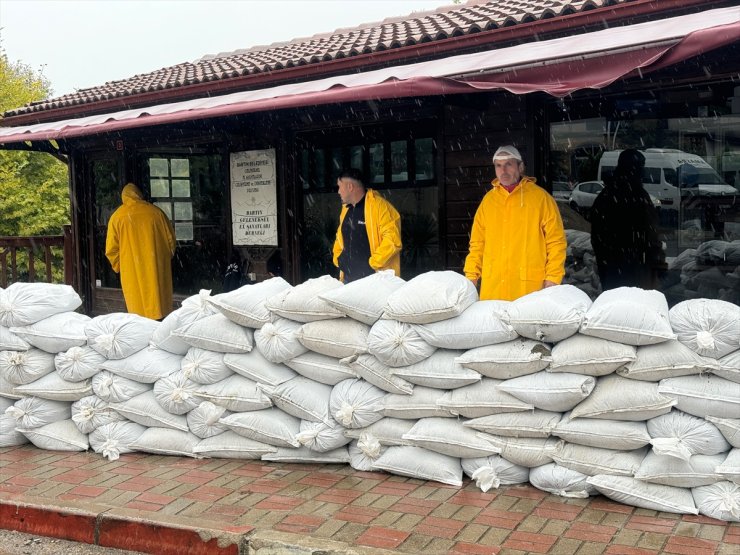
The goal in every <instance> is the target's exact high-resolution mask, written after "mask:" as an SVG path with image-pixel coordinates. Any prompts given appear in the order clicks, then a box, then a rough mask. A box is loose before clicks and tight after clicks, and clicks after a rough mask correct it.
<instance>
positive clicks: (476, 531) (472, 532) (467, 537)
mask: <svg viewBox="0 0 740 555" xmlns="http://www.w3.org/2000/svg"><path fill="white" fill-rule="evenodd" d="M487 531H488V527H487V526H482V525H480V524H467V525H466V526H465V527H464V528H463V529H462V530H460V533H459V534H458V535H457V537H456V538H455V539H456V540H458V541H459V542H462V543H469V544H478V543H480V540H481V538H483V536H484V535H485V533H486V532H487Z"/></svg>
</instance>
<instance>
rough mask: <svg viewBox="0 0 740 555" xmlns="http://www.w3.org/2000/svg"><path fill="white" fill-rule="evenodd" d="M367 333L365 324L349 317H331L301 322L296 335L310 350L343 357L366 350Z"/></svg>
mask: <svg viewBox="0 0 740 555" xmlns="http://www.w3.org/2000/svg"><path fill="white" fill-rule="evenodd" d="M368 333H370V326H368V325H367V324H363V323H362V322H357V321H355V320H352V319H350V318H333V319H331V320H317V321H315V322H308V323H306V324H303V325H302V326H301V329H300V330H298V332H297V333H296V337H298V341H300V342H301V343H302V344H303V346H304V347H306V349H308V350H310V351H313V352H315V353H319V354H322V355H326V356H329V357H335V358H345V357H348V356H352V355H355V354H359V353H364V352H366V351H367V336H368Z"/></svg>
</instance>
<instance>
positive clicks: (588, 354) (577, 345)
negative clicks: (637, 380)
mask: <svg viewBox="0 0 740 555" xmlns="http://www.w3.org/2000/svg"><path fill="white" fill-rule="evenodd" d="M635 358H637V350H636V348H635V347H634V346H633V345H624V344H623V343H616V342H614V341H609V340H607V339H601V338H600V337H591V336H588V335H583V334H581V333H577V334H575V335H573V336H571V337H569V338H568V339H565V340H564V341H561V342H560V343H558V344H557V345H555V346H554V347H553V348H552V362H551V363H550V366H549V367H548V368H547V371H548V372H570V373H572V374H585V375H587V376H606V375H608V374H611V373H613V372H616V370H617V369H618V368H620V367H621V366H623V365H625V364H627V363H629V362H632V361H633V360H635Z"/></svg>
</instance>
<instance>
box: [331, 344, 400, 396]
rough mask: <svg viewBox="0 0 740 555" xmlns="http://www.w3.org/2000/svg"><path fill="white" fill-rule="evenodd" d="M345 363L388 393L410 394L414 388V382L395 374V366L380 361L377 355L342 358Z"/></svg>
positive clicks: (367, 380) (356, 373) (358, 374)
mask: <svg viewBox="0 0 740 555" xmlns="http://www.w3.org/2000/svg"><path fill="white" fill-rule="evenodd" d="M342 362H343V363H346V364H348V365H349V369H350V370H351V371H352V372H353V373H354V374H355V376H359V377H360V378H362V379H363V380H365V381H366V382H368V383H371V384H373V385H374V386H376V387H379V388H380V389H382V390H383V391H387V392H388V393H396V394H399V395H409V394H411V391H413V389H414V384H412V383H410V382H407V381H406V380H404V379H403V378H400V377H398V376H395V375H394V374H393V368H391V367H390V366H387V365H386V364H383V363H382V362H380V361H379V360H378V359H377V357H375V356H373V355H370V354H362V355H359V356H352V357H349V358H346V359H342Z"/></svg>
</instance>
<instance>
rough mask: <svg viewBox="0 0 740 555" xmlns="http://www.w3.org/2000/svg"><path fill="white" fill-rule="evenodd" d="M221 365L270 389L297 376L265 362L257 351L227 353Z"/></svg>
mask: <svg viewBox="0 0 740 555" xmlns="http://www.w3.org/2000/svg"><path fill="white" fill-rule="evenodd" d="M223 363H224V365H225V366H226V367H227V369H229V371H233V372H236V373H237V374H239V375H241V376H244V377H245V378H249V379H250V380H252V381H255V382H257V383H261V384H265V385H269V386H271V387H275V386H277V385H280V384H281V383H284V382H287V381H288V380H292V379H293V378H295V377H296V376H297V374H296V373H295V372H294V371H293V370H291V369H290V368H288V367H287V366H285V365H284V364H276V363H274V362H270V361H269V360H267V359H266V358H265V357H264V356H263V355H262V353H260V352H259V350H258V349H254V350H252V351H250V352H248V353H229V354H227V355H224V358H223ZM195 381H197V380H195Z"/></svg>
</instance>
